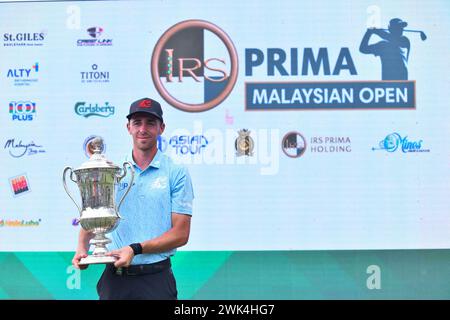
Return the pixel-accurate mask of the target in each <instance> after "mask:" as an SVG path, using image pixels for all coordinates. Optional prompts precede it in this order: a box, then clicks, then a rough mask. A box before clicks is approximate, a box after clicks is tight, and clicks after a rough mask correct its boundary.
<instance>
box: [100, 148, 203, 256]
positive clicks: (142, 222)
mask: <svg viewBox="0 0 450 320" xmlns="http://www.w3.org/2000/svg"><path fill="white" fill-rule="evenodd" d="M126 161H129V162H131V163H132V164H133V168H134V170H135V174H134V182H133V185H132V187H131V189H130V192H129V193H128V195H127V196H126V197H125V199H124V201H123V203H122V205H121V207H120V208H119V214H120V216H121V217H122V218H123V219H120V221H119V223H118V226H117V228H116V229H115V230H114V231H113V232H111V233H110V234H109V238H111V239H112V243H110V244H109V245H108V250H114V249H119V248H122V247H125V246H127V245H130V244H131V243H135V242H143V241H145V240H149V239H153V238H156V237H159V236H160V235H162V234H163V233H165V232H166V231H168V230H169V229H170V228H171V227H172V212H175V213H179V214H187V215H192V200H193V199H194V192H193V189H192V182H191V178H190V175H189V172H188V170H187V169H186V168H185V167H183V166H181V165H177V164H175V163H173V161H172V160H171V159H170V158H169V157H168V156H167V155H165V154H163V153H162V152H161V151H159V150H158V151H157V153H156V155H155V157H154V158H153V161H152V162H151V163H150V165H149V166H148V167H147V168H145V169H144V170H141V169H140V168H139V167H138V166H137V165H136V163H135V162H134V160H133V156H132V152H131V153H130V154H128V156H127V157H126ZM130 180H131V174H130V172H127V175H126V176H125V178H123V179H122V180H121V182H120V185H119V188H118V191H117V194H116V204H117V205H119V201H120V199H121V198H122V196H123V195H124V194H125V192H126V190H127V188H128V186H129V184H130ZM175 251H176V250H175V249H173V250H170V251H167V252H163V253H155V254H154V253H151V254H140V255H137V256H135V257H134V258H133V261H132V264H148V263H154V262H158V261H161V260H164V259H166V258H168V257H170V256H172V255H174V254H175Z"/></svg>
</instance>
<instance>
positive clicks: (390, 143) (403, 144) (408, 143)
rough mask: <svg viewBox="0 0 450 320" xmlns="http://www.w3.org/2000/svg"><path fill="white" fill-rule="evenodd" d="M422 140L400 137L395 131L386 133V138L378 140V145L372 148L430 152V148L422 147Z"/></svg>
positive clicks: (388, 150)
mask: <svg viewBox="0 0 450 320" xmlns="http://www.w3.org/2000/svg"><path fill="white" fill-rule="evenodd" d="M422 144H423V140H411V139H408V136H405V137H402V136H401V135H400V134H398V133H397V132H394V133H391V134H388V135H387V136H386V138H384V139H383V140H381V141H380V143H379V144H378V147H373V148H372V150H373V151H375V150H386V151H387V152H396V151H397V150H401V151H402V152H403V153H409V152H430V149H423V147H422Z"/></svg>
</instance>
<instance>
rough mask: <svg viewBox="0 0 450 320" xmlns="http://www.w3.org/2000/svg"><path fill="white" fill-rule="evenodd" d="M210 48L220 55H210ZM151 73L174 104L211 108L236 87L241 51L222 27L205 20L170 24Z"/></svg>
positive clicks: (193, 108)
mask: <svg viewBox="0 0 450 320" xmlns="http://www.w3.org/2000/svg"><path fill="white" fill-rule="evenodd" d="M211 34H212V36H211ZM217 39H218V40H219V41H217ZM224 47H225V50H223V48H224ZM207 48H208V49H209V50H206V49H207ZM218 48H220V49H218ZM211 49H212V50H211ZM206 52H213V55H218V56H215V57H214V56H213V57H210V56H208V57H206V56H205V55H206ZM151 74H152V79H153V82H154V84H155V87H156V89H157V90H158V92H159V94H160V95H161V96H162V97H163V98H164V100H166V101H167V102H168V103H169V104H170V105H172V106H173V107H175V108H177V109H180V110H182V111H187V112H202V111H207V110H210V109H212V108H214V107H216V106H217V105H219V104H220V103H221V102H222V101H224V100H225V99H226V98H227V97H228V95H229V94H230V93H231V91H232V90H233V87H234V85H235V83H236V80H237V76H238V55H237V52H236V48H235V47H234V45H233V42H232V41H231V39H230V38H229V37H228V35H227V34H226V33H225V32H224V31H223V30H222V29H221V28H219V27H218V26H216V25H214V24H212V23H210V22H207V21H203V20H186V21H182V22H179V23H177V24H175V25H174V26H172V27H170V28H169V29H168V30H167V31H166V32H165V33H164V34H163V35H162V36H161V38H160V39H159V40H158V42H157V43H156V46H155V48H154V50H153V54H152V59H151ZM199 100H200V101H199Z"/></svg>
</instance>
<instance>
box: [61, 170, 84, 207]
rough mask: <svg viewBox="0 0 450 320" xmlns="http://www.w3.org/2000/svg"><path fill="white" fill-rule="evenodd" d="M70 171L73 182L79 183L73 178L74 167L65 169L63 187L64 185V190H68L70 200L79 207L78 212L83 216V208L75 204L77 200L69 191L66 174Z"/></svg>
mask: <svg viewBox="0 0 450 320" xmlns="http://www.w3.org/2000/svg"><path fill="white" fill-rule="evenodd" d="M68 170H70V180H72V181H73V182H75V183H77V181H76V180H74V178H73V169H72V167H65V168H64V171H63V185H64V190H66V193H67V195H68V196H69V198H70V199H72V201H73V203H75V205H76V206H77V209H78V212H79V213H80V214H81V208H80V206H79V205H78V203H76V202H75V199H74V198H73V197H72V196H71V195H70V192H69V189H67V184H66V172H67V171H68Z"/></svg>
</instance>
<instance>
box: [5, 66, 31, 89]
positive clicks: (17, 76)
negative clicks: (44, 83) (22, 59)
mask: <svg viewBox="0 0 450 320" xmlns="http://www.w3.org/2000/svg"><path fill="white" fill-rule="evenodd" d="M37 72H39V64H38V63H37V62H36V63H35V64H34V65H32V66H31V68H20V69H8V73H7V74H6V77H7V78H9V79H13V80H14V85H15V86H29V85H30V84H32V83H35V82H37V81H38V79H37V78H36V73H37Z"/></svg>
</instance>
